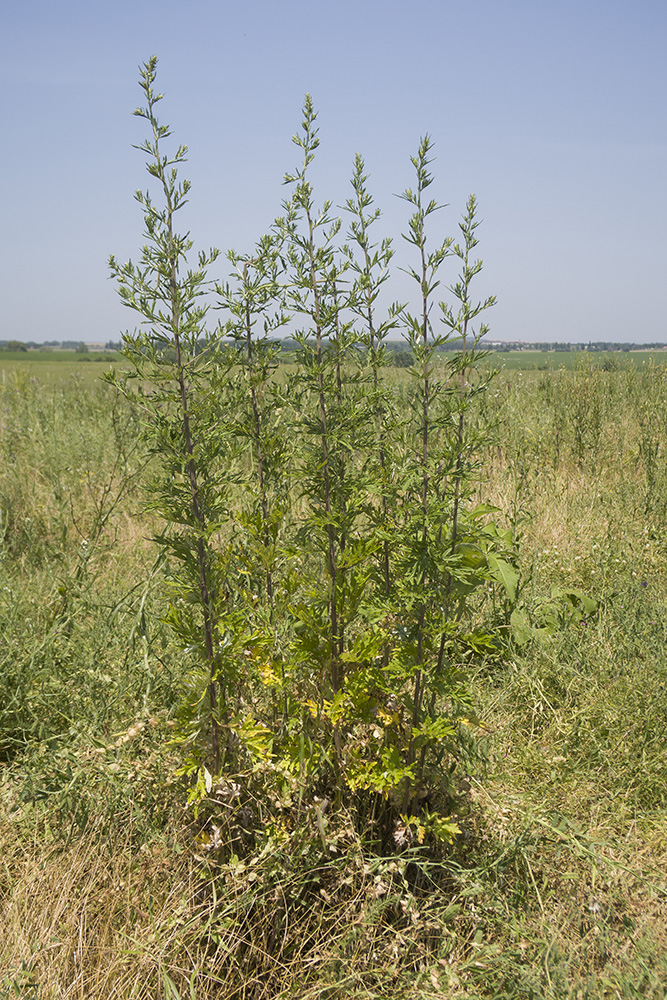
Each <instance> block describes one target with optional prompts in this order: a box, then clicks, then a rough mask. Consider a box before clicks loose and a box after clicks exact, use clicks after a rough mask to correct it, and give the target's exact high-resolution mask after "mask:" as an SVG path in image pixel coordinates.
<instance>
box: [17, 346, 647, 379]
mask: <svg viewBox="0 0 667 1000" xmlns="http://www.w3.org/2000/svg"><path fill="white" fill-rule="evenodd" d="M586 359H593V360H592V363H594V364H598V365H602V366H603V367H607V368H609V369H610V370H615V369H618V368H624V367H627V366H628V365H635V366H637V367H639V368H641V367H643V366H646V365H662V364H666V363H667V350H665V351H622V352H621V351H599V352H598V351H594V352H591V353H590V354H589V353H588V352H585V351H532V350H524V351H491V352H490V354H489V357H488V359H487V361H486V364H487V365H489V367H492V368H497V369H500V370H505V369H506V370H509V371H554V370H558V369H559V368H565V369H566V370H568V371H571V370H573V369H574V368H576V367H577V366H581V365H582V364H586ZM125 365H126V362H125V360H124V359H123V358H122V357H121V356H120V355H119V354H117V353H116V352H115V351H90V352H88V353H87V354H77V353H76V352H75V351H59V350H49V351H29V352H24V351H0V380H2V379H3V378H4V379H5V381H6V379H7V378H8V377H9V375H10V373H11V372H12V371H14V370H15V369H17V368H18V369H19V370H20V371H22V372H24V373H27V374H28V377H30V378H37V379H39V380H40V381H41V382H44V383H50V382H53V381H58V380H60V379H67V378H69V377H70V376H72V375H73V376H75V377H82V378H84V379H86V380H91V379H94V378H98V377H99V374H100V369H108V368H109V367H119V366H120V367H123V366H125ZM3 373H4V374H3Z"/></svg>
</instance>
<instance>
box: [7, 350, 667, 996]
mask: <svg viewBox="0 0 667 1000" xmlns="http://www.w3.org/2000/svg"><path fill="white" fill-rule="evenodd" d="M575 360H576V364H575V365H574V366H573V368H572V369H570V370H565V369H564V368H554V369H553V370H548V371H537V370H535V371H529V372H526V373H525V374H524V373H523V372H522V371H521V370H513V369H512V368H511V367H510V366H507V367H506V368H504V369H503V370H501V371H499V372H498V373H497V374H496V375H495V377H494V379H493V380H492V381H491V383H490V385H489V387H488V389H487V391H486V392H485V393H480V395H479V396H477V397H476V399H475V403H474V407H473V408H472V409H471V410H470V415H469V420H470V423H471V425H474V426H475V427H477V428H479V430H480V433H479V434H477V435H476V436H475V438H474V442H475V443H474V451H473V453H472V455H471V470H472V471H471V481H472V482H474V487H473V488H474V491H475V493H476V498H477V499H478V500H479V501H480V502H483V503H484V504H486V505H487V506H488V509H489V511H491V510H492V509H493V511H494V513H493V517H494V519H495V521H496V522H497V523H498V524H499V525H501V526H502V527H503V528H507V529H508V530H511V532H512V538H513V545H514V547H515V558H516V566H517V569H518V573H519V579H518V584H517V586H516V589H515V591H514V592H513V597H512V600H511V601H510V600H509V598H508V596H507V594H505V596H504V597H503V594H502V593H500V594H499V592H498V590H497V589H492V588H490V587H482V588H481V589H480V591H479V593H478V594H477V595H476V598H475V600H476V601H477V603H476V604H475V605H474V607H473V608H472V612H473V614H474V615H476V616H478V617H480V619H481V620H483V621H487V622H490V621H493V622H495V623H500V626H501V627H500V629H499V630H497V631H496V632H494V636H495V638H494V640H493V641H489V643H488V646H487V647H485V646H484V644H483V642H481V640H479V635H478V641H477V644H476V645H475V646H474V647H473V645H469V646H468V647H467V648H463V647H461V648H460V649H459V650H458V653H457V654H456V655H458V656H459V658H460V663H459V668H460V671H461V674H462V675H464V676H465V682H466V685H467V687H468V690H469V692H470V696H471V698H472V702H473V706H474V709H471V710H470V711H469V712H468V717H467V718H466V719H464V720H463V722H462V724H460V725H459V726H458V728H457V732H456V751H455V754H454V755H453V757H452V759H453V760H454V761H455V765H456V766H455V768H454V767H453V770H452V776H451V782H450V788H451V789H452V792H451V802H450V807H451V809H452V811H453V817H454V819H455V820H456V825H457V830H458V832H457V833H456V835H455V836H453V837H452V838H451V843H449V842H447V841H446V839H445V840H442V839H441V840H439V841H437V840H434V839H433V838H432V837H430V836H429V835H428V834H427V835H426V836H425V837H422V839H420V835H419V834H420V831H419V825H418V824H417V825H416V826H415V829H416V831H417V834H418V835H416V836H410V835H409V833H408V831H407V828H406V830H405V831H404V832H405V836H404V838H403V839H402V840H401V839H400V838H398V837H396V836H394V842H393V849H392V850H388V849H387V845H386V843H385V844H384V849H381V847H379V846H378V844H377V843H373V842H370V841H369V840H368V839H365V838H364V834H363V831H361V832H360V829H361V828H360V825H359V816H358V812H359V800H358V799H355V797H354V795H351V794H346V795H345V796H343V797H342V799H341V800H340V801H338V802H334V803H327V802H326V800H325V799H324V795H325V793H326V790H323V787H322V786H321V785H317V784H313V785H311V786H307V787H305V788H304V789H302V790H301V791H300V792H297V791H294V792H293V798H290V796H289V795H288V794H287V792H285V794H284V797H283V799H282V800H281V801H280V802H271V803H269V802H263V801H261V795H260V794H259V793H258V792H257V788H259V786H258V785H252V780H254V779H252V777H251V776H249V774H245V775H244V776H243V778H239V779H238V780H239V782H241V781H243V782H247V787H248V788H249V789H253V788H254V789H255V798H253V797H252V795H251V794H250V793H249V796H248V797H246V798H245V799H244V801H243V802H240V801H237V791H236V786H235V784H234V782H235V780H236V778H235V776H234V775H231V774H230V775H228V777H227V779H226V781H221V782H219V783H218V784H217V785H215V786H211V787H207V788H205V789H203V795H202V797H201V798H200V800H199V802H198V808H194V809H193V805H192V803H190V804H188V795H189V792H190V791H191V789H192V784H191V780H190V779H189V778H188V774H187V773H185V774H184V773H182V771H183V768H182V765H183V761H184V759H185V758H186V757H187V753H188V743H187V740H184V739H183V733H184V730H185V731H186V732H187V727H188V725H189V719H190V717H189V716H188V714H187V712H186V711H185V709H184V705H185V703H186V702H187V701H188V697H190V695H191V685H192V683H193V680H192V653H191V652H188V650H187V649H185V650H184V649H183V645H182V643H179V642H178V641H177V636H176V635H175V634H174V630H173V629H172V628H171V627H170V624H169V614H170V602H171V601H173V566H172V567H171V568H170V559H171V560H172V562H173V557H170V556H169V554H167V555H165V551H164V548H161V547H160V546H158V545H156V543H155V541H154V538H155V536H158V535H159V534H160V532H161V530H162V527H161V522H160V520H159V517H158V515H157V514H156V512H155V511H154V510H153V511H152V510H150V509H147V507H146V502H145V496H146V494H145V488H146V486H147V485H150V483H151V482H152V481H153V478H154V475H155V468H154V459H153V458H151V456H150V454H148V453H147V450H146V447H145V444H144V439H143V438H142V427H143V424H142V417H141V414H140V411H139V409H138V408H137V407H136V406H134V405H132V404H131V402H128V401H127V400H126V399H124V398H123V397H122V396H121V395H119V394H118V393H117V392H116V390H115V389H114V388H113V386H110V385H106V384H103V383H102V382H101V381H100V380H99V378H98V379H95V378H91V377H89V376H88V372H90V371H92V372H93V373H94V374H97V372H98V371H99V366H98V365H91V364H85V365H81V366H80V367H81V369H82V370H83V369H85V377H83V378H81V377H78V369H79V366H76V367H75V366H74V365H71V366H70V367H71V368H72V370H73V371H74V372H75V374H76V376H77V377H74V378H72V377H71V375H70V372H69V370H68V365H67V364H65V366H64V367H65V372H64V376H65V377H64V378H62V377H58V369H57V368H56V365H57V366H58V367H59V366H60V364H62V362H56V361H55V360H54V361H51V366H52V367H51V369H50V371H49V374H48V375H46V376H45V377H44V378H42V374H43V373H40V374H36V369H34V368H33V367H32V365H31V363H30V362H25V361H24V360H23V359H21V360H20V361H19V362H17V364H16V365H15V366H14V367H13V368H12V369H11V370H10V368H9V365H8V366H7V377H6V379H5V380H4V382H3V384H2V388H1V389H0V454H1V456H2V464H1V466H0V623H1V630H2V635H3V645H2V649H1V651H0V664H1V665H0V857H1V858H2V863H1V865H0V920H1V925H2V928H3V933H2V935H1V937H0V995H4V994H6V995H7V996H14V995H17V996H21V995H39V996H40V997H43V998H45V1000H46V998H49V1000H51V998H53V1000H55V998H58V1000H61V998H62V1000H65V998H67V1000H70V998H71V1000H73V998H75V997H77V998H84V997H85V998H88V997H90V998H93V997H95V998H97V997H100V998H101V997H105V998H106V997H112V998H113V997H117V998H119V1000H120V998H123V1000H126V998H130V997H132V998H155V997H165V998H169V1000H175V998H177V997H182V998H189V1000H193V998H198V1000H199V998H201V1000H204V998H208V997H220V998H230V1000H231V998H239V1000H240V998H247V1000H251V998H252V1000H260V998H267V1000H268V998H287V997H300V998H301V997H302V998H309V1000H310V998H312V1000H315V998H334V997H358V998H367V1000H370V998H380V997H383V998H384V997H392V998H394V997H395V998H396V1000H398V998H403V997H405V996H406V995H407V994H410V995H412V996H414V997H419V998H424V1000H426V998H436V997H437V998H441V997H448V998H449V997H451V998H461V1000H463V998H469V1000H472V998H480V1000H481V998H484V1000H487V998H488V1000H491V998H494V1000H500V998H503V1000H504V998H506V1000H510V998H512V1000H514V998H516V997H526V998H528V997H532V998H547V1000H565V998H568V1000H570V998H571V1000H579V998H581V1000H584V998H589V1000H598V998H599V1000H602V998H619V997H622V998H636V997H645V998H653V1000H658V998H662V997H664V996H665V993H666V992H667V896H666V893H667V874H666V873H667V730H666V729H665V718H666V717H667V663H666V660H665V653H664V650H665V640H666V632H667V627H666V625H665V593H666V584H667V546H666V544H665V532H664V524H665V515H666V513H667V465H666V464H665V461H664V455H665V450H666V449H667V369H666V368H664V367H663V366H662V365H659V364H655V363H653V362H652V361H651V360H650V359H649V360H648V361H647V362H646V363H644V364H642V365H636V364H625V363H623V364H617V365H613V366H610V365H605V364H604V359H602V358H598V357H595V356H590V357H589V356H586V357H583V356H579V357H576V359H575ZM287 367H288V368H289V367H291V366H287ZM607 369H611V370H607ZM283 375H284V372H279V376H280V378H282V377H283ZM280 378H279V380H280ZM382 378H383V380H384V381H383V385H384V391H385V392H387V393H391V394H393V397H394V398H395V400H396V401H397V402H396V406H397V407H398V409H399V413H398V423H399V425H400V423H401V420H402V416H401V414H402V411H401V410H400V407H401V406H404V405H407V395H406V392H405V386H406V384H407V382H408V379H409V376H408V374H407V373H406V372H405V371H402V370H397V369H392V368H387V369H384V371H383V374H382ZM404 419H405V420H407V419H408V418H407V415H405V416H404ZM474 500H475V497H472V498H471V501H474ZM293 558H296V556H294V557H293ZM503 623H504V624H503ZM471 628H472V626H471ZM498 637H500V638H498ZM452 655H453V654H452ZM272 683H273V682H272ZM269 690H274V688H269ZM275 690H279V688H276V689H275ZM184 713H185V714H184ZM387 725H389V723H387ZM175 736H178V739H174V737H175ZM262 752H263V751H262V748H261V747H260V749H259V750H258V755H257V756H256V758H255V765H254V766H255V768H256V772H259V769H260V768H261V767H264V766H265V763H266V759H265V758H262ZM262 760H264V763H262ZM269 766H271V765H270V762H269ZM179 770H180V771H181V773H180V774H179ZM314 780H315V779H313V781H314ZM318 780H320V779H318ZM295 787H296V786H295ZM297 795H298V800H297ZM231 814H233V816H234V821H233V823H232V822H231V820H230V821H229V823H227V825H226V826H225V822H223V820H224V817H226V816H229V815H231ZM253 816H254V819H253ZM258 816H259V817H260V820H258V819H257V817H258ZM220 817H222V818H220ZM216 824H218V825H216ZM413 826H414V824H413ZM399 829H400V828H399V827H395V828H394V833H395V834H396V831H397V830H399ZM216 831H217V832H216ZM220 831H222V833H223V834H224V835H226V836H231V837H232V838H233V844H232V849H229V845H227V847H225V845H223V846H221V845H220V844H218V843H216V837H219V836H220V835H221V833H220ZM230 831H231V833H230ZM33 984H34V985H33ZM31 991H32V993H31Z"/></svg>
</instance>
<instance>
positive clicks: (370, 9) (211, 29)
mask: <svg viewBox="0 0 667 1000" xmlns="http://www.w3.org/2000/svg"><path fill="white" fill-rule="evenodd" d="M153 53H155V54H157V56H158V57H159V60H160V63H159V67H158V85H159V89H160V90H162V91H163V92H164V93H165V100H164V101H163V102H162V116H163V119H164V120H165V121H166V122H168V123H169V124H171V126H172V128H173V130H174V136H175V139H176V140H177V141H179V142H184V143H186V144H187V145H188V146H189V149H190V155H189V162H188V163H187V165H186V168H185V171H184V176H187V177H189V179H190V180H191V181H192V185H193V188H192V194H191V202H190V205H189V206H188V207H187V208H186V209H184V210H183V212H182V213H181V223H182V224H183V225H184V226H185V227H187V228H189V229H190V230H191V233H192V236H193V237H194V239H195V242H196V245H197V246H201V247H208V246H210V245H215V246H218V247H220V248H221V249H222V250H226V249H228V248H230V247H233V248H235V249H237V250H239V251H244V250H247V249H250V248H251V246H252V244H253V243H254V241H255V240H256V239H257V238H258V237H259V236H260V235H261V234H262V233H263V232H264V231H266V229H267V228H268V227H269V226H270V224H271V222H272V220H273V218H274V217H275V216H276V215H277V214H279V212H280V202H281V199H282V198H283V197H284V196H285V193H286V192H285V189H284V188H283V187H282V184H281V181H282V176H283V174H284V172H285V171H286V170H290V169H292V168H293V167H294V166H295V165H296V163H297V161H298V155H297V150H296V149H295V147H293V146H292V144H291V135H292V134H293V133H294V132H295V131H296V130H297V128H298V126H299V123H300V120H301V114H300V112H301V106H302V102H303V97H304V94H305V92H306V91H309V92H311V93H312V95H313V99H314V102H315V105H316V107H317V109H318V111H319V125H320V137H321V146H320V150H319V153H318V159H317V164H316V169H315V170H314V173H313V180H314V183H315V186H316V196H317V197H318V198H319V200H324V199H325V198H329V199H331V200H332V201H333V202H334V204H341V203H342V202H343V201H344V200H345V199H346V198H347V197H348V188H349V177H350V174H351V166H352V160H353V156H354V153H355V152H356V151H359V152H361V153H362V154H363V156H364V157H365V160H366V165H367V169H368V171H369V172H370V185H369V186H370V188H371V190H372V192H373V194H374V196H375V199H376V202H377V203H378V205H379V206H380V207H381V208H382V209H383V212H384V216H383V219H382V220H381V222H380V223H378V224H377V231H378V234H379V233H380V232H381V231H382V232H386V234H388V235H394V236H395V237H396V239H397V241H398V238H399V234H400V232H401V231H402V230H403V229H404V225H405V219H406V215H407V212H406V209H407V206H406V205H405V204H404V203H403V202H401V201H400V200H399V199H397V198H395V197H394V195H395V194H396V193H398V192H400V191H402V190H403V189H404V188H405V187H406V186H407V185H410V184H412V182H413V176H412V167H411V164H410V159H409V158H410V155H411V154H413V153H414V152H415V151H416V148H417V145H418V143H419V139H420V137H421V136H422V135H423V134H424V133H425V132H427V131H428V132H429V133H431V135H432V137H433V139H434V142H435V155H436V157H437V158H436V160H435V161H434V163H433V171H434V173H435V176H436V182H435V184H434V186H433V188H432V189H431V190H433V191H434V192H435V196H436V197H437V198H438V200H440V201H442V202H446V203H448V204H449V206H450V207H448V208H446V209H444V210H443V211H442V212H440V213H439V214H438V215H437V216H436V218H437V231H436V230H434V231H433V238H434V239H435V238H436V236H438V235H446V234H448V233H453V232H454V231H455V228H456V223H457V220H458V218H459V216H460V213H461V211H462V210H463V207H464V204H465V199H466V197H467V195H468V194H469V193H470V192H475V194H476V195H477V198H478V201H479V205H480V214H481V216H482V218H483V220H484V222H483V225H482V227H481V228H480V230H479V235H480V247H479V252H480V256H482V257H483V259H484V262H485V268H484V272H483V276H482V278H481V279H480V283H479V293H480V295H486V294H490V293H495V294H496V295H497V296H498V305H497V306H496V307H495V309H494V310H493V311H492V312H491V313H490V314H489V321H490V323H491V328H492V329H491V333H492V335H493V336H495V337H497V338H500V339H522V340H569V341H580V340H589V339H590V340H626V341H627V340H629V341H645V340H651V341H653V340H660V341H667V310H666V309H665V306H664V302H663V299H664V289H665V288H666V287H667V136H666V134H665V127H666V124H667V114H666V101H667V57H666V53H667V3H665V0H635V2H633V3H630V2H627V0H626V2H618V0H576V2H571V0H543V2H539V0H458V2H456V3H454V2H450V0H410V2H408V0H402V2H397V0H338V2H327V3H324V2H321V0H234V2H231V0H218V2H209V0H189V2H185V3H176V2H174V0H160V2H159V3H158V2H155V0H132V2H129V0H114V2H113V3H106V4H102V3H97V2H95V0H61V2H59V3H55V2H53V0H49V2H46V0H22V3H20V4H6V5H5V7H4V10H3V17H2V32H1V34H0V79H1V81H2V86H1V89H0V93H1V97H0V101H1V119H0V120H1V121H2V137H3V157H2V166H1V167H0V171H1V173H0V176H1V179H2V203H1V204H2V208H1V214H0V227H1V228H0V238H1V247H2V248H1V251H0V254H1V257H0V293H1V302H2V311H1V313H0V316H1V322H0V338H1V339H9V338H14V337H16V338H18V339H21V340H37V341H40V340H47V339H57V340H60V339H73V340H79V339H81V340H90V341H95V340H107V339H118V337H119V334H120V332H121V331H122V330H124V329H126V328H127V327H128V326H130V327H133V326H134V325H135V319H134V316H133V315H132V314H131V313H130V312H129V311H128V310H127V309H124V308H123V307H122V306H121V305H120V302H119V301H118V298H117V295H116V292H115V289H114V285H113V283H112V282H111V281H110V280H109V279H108V271H107V265H106V261H107V258H108V256H109V254H110V253H114V254H115V255H116V256H117V257H118V258H119V259H121V260H125V259H127V258H128V257H135V258H136V257H137V256H138V250H139V247H140V246H141V243H142V241H143V240H142V219H141V212H140V208H139V206H138V205H137V204H136V203H135V202H134V200H133V193H134V191H135V190H136V188H138V187H145V186H146V185H147V184H148V178H147V175H146V174H145V171H144V166H143V156H142V154H141V153H139V152H138V151H137V150H135V149H132V143H138V142H140V141H141V139H142V138H143V135H144V123H143V122H142V121H141V120H140V119H138V118H134V117H132V114H131V112H132V110H133V109H134V108H135V107H136V106H137V104H138V103H140V98H141V95H140V92H139V88H138V86H137V83H136V81H137V78H138V71H137V66H138V64H139V63H140V62H143V61H145V60H146V59H147V58H148V57H149V56H150V55H151V54H153ZM227 270H228V268H227V267H226V265H225V262H221V263H220V265H219V267H218V270H217V272H216V276H218V277H223V276H224V275H225V273H226V271H227ZM444 277H445V280H446V281H451V280H453V278H454V274H453V272H451V271H450V272H447V273H446V274H445V275H444ZM406 281H407V279H405V278H404V277H403V276H402V275H401V274H400V273H399V274H397V277H396V284H395V291H394V296H393V297H395V298H402V297H405V295H406V294H408V292H409V287H408V286H407V284H406Z"/></svg>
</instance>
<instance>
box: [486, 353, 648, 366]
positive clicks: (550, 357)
mask: <svg viewBox="0 0 667 1000" xmlns="http://www.w3.org/2000/svg"><path fill="white" fill-rule="evenodd" d="M582 358H584V359H586V358H591V359H593V362H594V363H597V364H601V365H607V366H608V367H609V368H610V369H612V370H613V369H615V368H623V367H625V366H627V365H628V364H634V365H638V366H640V367H641V366H642V365H647V364H649V363H652V364H666V363H667V351H591V352H590V353H589V352H587V351H533V350H530V349H527V350H523V351H492V352H491V353H490V355H489V357H488V359H487V362H486V363H487V364H488V365H490V366H492V367H494V368H500V369H503V370H504V369H506V370H509V371H517V370H518V371H551V370H553V369H558V368H565V369H567V370H568V371H571V370H573V369H574V368H576V367H577V365H580V364H581V363H582Z"/></svg>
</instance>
